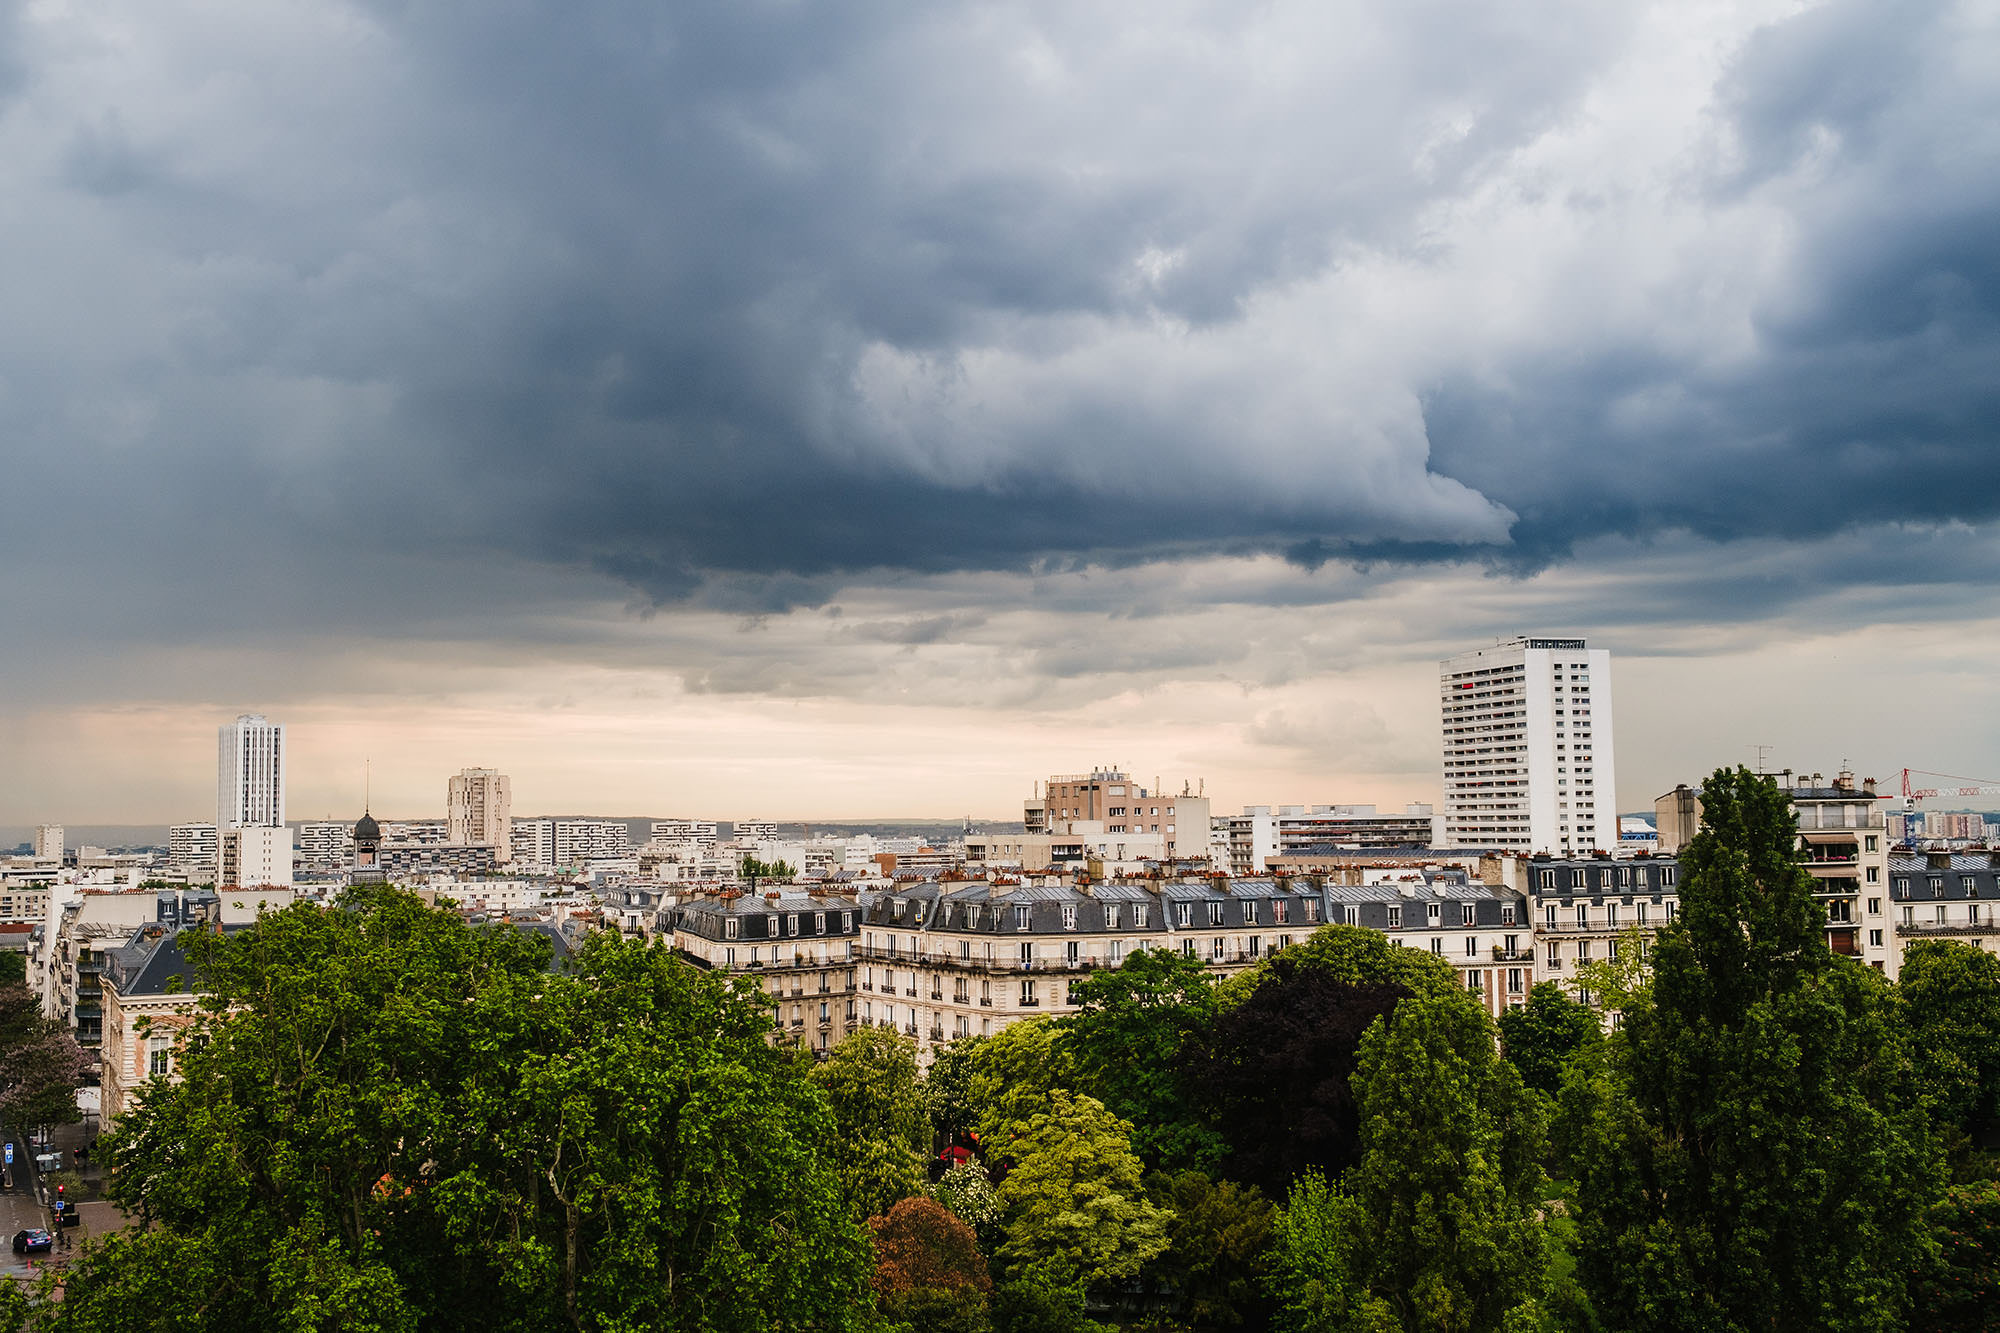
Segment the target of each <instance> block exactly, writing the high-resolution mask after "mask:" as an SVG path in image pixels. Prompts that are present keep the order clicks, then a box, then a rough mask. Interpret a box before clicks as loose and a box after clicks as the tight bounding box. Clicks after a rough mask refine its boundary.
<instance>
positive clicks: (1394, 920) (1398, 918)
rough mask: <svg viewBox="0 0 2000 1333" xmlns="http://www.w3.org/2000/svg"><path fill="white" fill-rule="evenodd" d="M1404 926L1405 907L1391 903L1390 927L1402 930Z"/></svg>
mask: <svg viewBox="0 0 2000 1333" xmlns="http://www.w3.org/2000/svg"><path fill="white" fill-rule="evenodd" d="M1402 928H1403V909H1402V907H1401V906H1400V905H1397V904H1391V905H1390V907H1389V929H1391V930H1401V929H1402Z"/></svg>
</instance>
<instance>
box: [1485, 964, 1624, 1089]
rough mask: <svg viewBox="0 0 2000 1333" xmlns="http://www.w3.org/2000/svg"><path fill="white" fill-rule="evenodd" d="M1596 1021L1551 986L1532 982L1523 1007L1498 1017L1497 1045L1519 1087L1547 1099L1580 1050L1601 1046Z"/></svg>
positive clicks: (1588, 1010) (1551, 982)
mask: <svg viewBox="0 0 2000 1333" xmlns="http://www.w3.org/2000/svg"><path fill="white" fill-rule="evenodd" d="M1603 1036H1604V1030H1603V1028H1602V1027H1601V1026H1599V1024H1598V1021H1597V1015H1596V1014H1594V1013H1592V1012H1591V1011H1590V1009H1589V1008H1588V1007H1587V1006H1585V1005H1582V1004H1579V1003H1577V1002H1576V1001H1575V1000H1573V999H1571V998H1570V997H1569V996H1568V995H1567V994H1565V993H1564V992H1563V988H1562V987H1561V986H1560V985H1558V984H1556V983H1555V982H1553V981H1540V982H1536V983H1535V985H1534V986H1533V987H1531V988H1530V989H1529V991H1528V1001H1527V1003H1526V1004H1523V1005H1522V1006H1521V1007H1520V1008H1518V1009H1509V1010H1508V1011H1507V1012H1506V1013H1504V1014H1502V1015H1500V1040H1501V1042H1502V1044H1503V1045H1504V1046H1505V1048H1506V1053H1507V1059H1508V1061H1509V1063H1511V1064H1512V1065H1513V1066H1514V1068H1516V1069H1518V1070H1520V1071H1521V1081H1522V1082H1524V1083H1526V1084H1527V1085H1528V1086H1529V1087H1531V1088H1533V1089H1535V1090H1536V1091H1538V1092H1545V1093H1547V1094H1548V1095H1549V1096H1551V1097H1553V1096H1555V1095H1556V1093H1557V1092H1559V1091H1561V1089H1562V1078H1563V1068H1564V1067H1565V1066H1566V1065H1567V1064H1568V1063H1569V1062H1570V1060H1571V1059H1572V1058H1573V1057H1574V1056H1575V1055H1576V1053H1577V1052H1578V1051H1580V1050H1583V1049H1584V1048H1586V1047H1588V1046H1592V1045H1594V1044H1595V1043H1597V1042H1599V1041H1601V1040H1602V1039H1603Z"/></svg>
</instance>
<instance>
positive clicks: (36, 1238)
mask: <svg viewBox="0 0 2000 1333" xmlns="http://www.w3.org/2000/svg"><path fill="white" fill-rule="evenodd" d="M55 1247H56V1238H55V1237H54V1236H52V1235H50V1234H49V1233H48V1232H46V1231H44V1230H42V1229H41V1228H40V1227H35V1228H33V1229H32V1230H29V1231H17V1232H15V1233H14V1253H16V1254H47V1253H48V1252H49V1251H50V1250H53V1249H54V1248H55Z"/></svg>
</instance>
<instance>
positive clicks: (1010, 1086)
mask: <svg viewBox="0 0 2000 1333" xmlns="http://www.w3.org/2000/svg"><path fill="white" fill-rule="evenodd" d="M1061 1036H1062V1033H1061V1029H1059V1028H1058V1027H1057V1026H1056V1025H1055V1023H1054V1022H1053V1021H1052V1020H1050V1019H1046V1018H1033V1019H1028V1020H1027V1021H1025V1022H1020V1023H1009V1024H1008V1025H1007V1026H1006V1027H1004V1028H1002V1029H1000V1031H998V1032H996V1033H994V1034H993V1035H992V1036H990V1037H985V1038H982V1039H981V1040H980V1041H979V1042H978V1043H977V1044H975V1045H974V1046H973V1047H972V1052H971V1055H972V1075H971V1077H970V1078H969V1079H968V1080H967V1087H968V1089H969V1092H970V1096H971V1100H972V1105H973V1107H974V1108H975V1109H976V1111H977V1125H978V1132H979V1136H980V1138H981V1140H983V1141H984V1143H985V1146H986V1150H987V1151H988V1152H994V1151H999V1152H1003V1153H1004V1152H1005V1151H1007V1148H1006V1144H1007V1140H1008V1138H1009V1137H1011V1136H1012V1135H1013V1134H1014V1133H1017V1132H1018V1131H1019V1129H1020V1127H1021V1126H1023V1125H1025V1124H1027V1122H1028V1121H1030V1120H1032V1119H1034V1118H1035V1117H1036V1116H1038V1115H1041V1114H1042V1113H1044V1112H1046V1111H1047V1110H1048V1109H1049V1106H1050V1103H1051V1099H1052V1097H1053V1096H1054V1094H1055V1093H1056V1091H1057V1090H1059V1089H1068V1088H1073V1087H1074V1086H1075V1085H1076V1070H1075V1067H1074V1066H1073V1065H1072V1064H1071V1062H1070V1056H1069V1048H1068V1046H1067V1045H1066V1044H1065V1043H1064V1042H1063V1041H1062V1039H1061Z"/></svg>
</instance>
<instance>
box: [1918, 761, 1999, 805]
mask: <svg viewBox="0 0 2000 1333" xmlns="http://www.w3.org/2000/svg"><path fill="white" fill-rule="evenodd" d="M1912 773H1918V774H1922V775H1923V776H1924V777H1927V778H1944V779H1947V780H1948V781H1952V782H1968V783H1971V784H1973V785H1971V786H1969V787H1912V786H1911V785H1910V774H1912ZM1996 795H2000V782H1982V781H1980V780H1979V779H1978V778H1967V777H1960V776H1958V775H1956V774H1953V773H1926V772H1924V770H1923V769H1921V768H1906V769H1904V770H1903V799H1904V800H1905V801H1921V800H1924V799H1925V798H1926V797H1931V796H1996Z"/></svg>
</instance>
